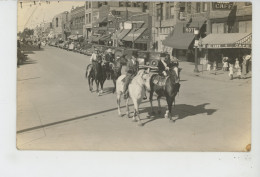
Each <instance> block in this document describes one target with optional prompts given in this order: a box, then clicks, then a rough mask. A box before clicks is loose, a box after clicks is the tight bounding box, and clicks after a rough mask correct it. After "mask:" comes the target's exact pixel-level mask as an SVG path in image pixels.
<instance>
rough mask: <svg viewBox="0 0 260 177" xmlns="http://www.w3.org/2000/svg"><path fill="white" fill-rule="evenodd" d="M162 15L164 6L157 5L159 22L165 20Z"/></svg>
mask: <svg viewBox="0 0 260 177" xmlns="http://www.w3.org/2000/svg"><path fill="white" fill-rule="evenodd" d="M162 13H163V9H162V5H161V4H157V5H156V19H157V21H159V20H163V19H162Z"/></svg>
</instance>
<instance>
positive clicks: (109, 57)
mask: <svg viewBox="0 0 260 177" xmlns="http://www.w3.org/2000/svg"><path fill="white" fill-rule="evenodd" d="M105 60H106V62H114V56H113V54H111V53H110V54H109V53H107V54H106V56H105Z"/></svg>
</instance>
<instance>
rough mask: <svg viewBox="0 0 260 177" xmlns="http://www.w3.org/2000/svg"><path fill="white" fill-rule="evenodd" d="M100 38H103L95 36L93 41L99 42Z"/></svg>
mask: <svg viewBox="0 0 260 177" xmlns="http://www.w3.org/2000/svg"><path fill="white" fill-rule="evenodd" d="M100 38H101V36H95V37H93V38H92V41H93V42H98V41H99V39H100Z"/></svg>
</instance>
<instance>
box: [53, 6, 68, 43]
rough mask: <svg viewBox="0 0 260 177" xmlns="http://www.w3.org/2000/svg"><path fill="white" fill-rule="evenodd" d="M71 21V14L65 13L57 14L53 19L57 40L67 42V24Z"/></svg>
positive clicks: (54, 33)
mask: <svg viewBox="0 0 260 177" xmlns="http://www.w3.org/2000/svg"><path fill="white" fill-rule="evenodd" d="M68 21H69V12H68V11H65V12H62V13H60V14H57V15H55V16H54V17H53V19H52V29H53V35H54V37H55V38H61V39H62V40H65V39H66V38H67V34H66V33H65V29H66V24H67V22H68Z"/></svg>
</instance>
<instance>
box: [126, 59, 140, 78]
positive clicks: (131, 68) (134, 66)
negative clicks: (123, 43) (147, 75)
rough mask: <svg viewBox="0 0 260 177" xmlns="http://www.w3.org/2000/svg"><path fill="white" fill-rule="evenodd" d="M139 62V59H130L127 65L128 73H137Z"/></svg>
mask: <svg viewBox="0 0 260 177" xmlns="http://www.w3.org/2000/svg"><path fill="white" fill-rule="evenodd" d="M138 68H139V63H138V61H133V60H132V59H130V60H128V62H127V65H126V73H128V74H131V75H136V74H137V72H138Z"/></svg>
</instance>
